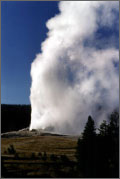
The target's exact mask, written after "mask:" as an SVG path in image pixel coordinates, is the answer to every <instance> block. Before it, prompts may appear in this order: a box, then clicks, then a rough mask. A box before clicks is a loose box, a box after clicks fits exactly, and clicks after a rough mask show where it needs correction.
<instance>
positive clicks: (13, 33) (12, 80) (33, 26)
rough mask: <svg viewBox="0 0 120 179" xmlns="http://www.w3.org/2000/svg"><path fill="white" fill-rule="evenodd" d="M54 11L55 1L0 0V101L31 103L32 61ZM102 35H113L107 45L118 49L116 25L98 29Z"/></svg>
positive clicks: (43, 38)
mask: <svg viewBox="0 0 120 179" xmlns="http://www.w3.org/2000/svg"><path fill="white" fill-rule="evenodd" d="M57 13H59V10H58V2H55V1H50V2H49V1H48V2H44V1H41V2H40V1H39V2H37V1H36V2H35V1H32V2H30V1H28V2H27V1H26V2H25V1H23V2H22V1H18V2H17V1H13V2H12V1H6V2H5V1H3V2H1V103H6V104H29V103H30V100H29V95H30V86H31V77H30V68H31V63H32V62H33V60H34V59H35V57H36V54H38V53H39V52H40V48H41V47H40V45H41V43H42V42H43V41H44V40H45V38H46V33H47V28H46V22H47V20H48V19H50V18H51V17H53V16H55V15H56V14H57ZM118 18H119V14H118ZM101 36H102V37H103V36H104V37H107V36H113V37H114V38H113V41H111V43H110V45H111V46H112V45H113V46H116V48H119V29H117V28H116V26H113V27H112V28H111V31H107V29H104V28H102V29H99V31H97V32H96V37H97V38H99V39H100V38H101ZM88 43H89V45H93V44H94V41H91V42H90V41H89V42H87V41H86V42H85V44H87V45H88ZM100 44H102V45H103V42H101V43H99V44H96V46H98V47H97V48H101V45H100ZM104 45H105V43H104ZM102 48H103V46H102ZM104 48H105V47H104Z"/></svg>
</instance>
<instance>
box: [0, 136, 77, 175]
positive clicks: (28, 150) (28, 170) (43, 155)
mask: <svg viewBox="0 0 120 179" xmlns="http://www.w3.org/2000/svg"><path fill="white" fill-rule="evenodd" d="M77 139H78V138H77V137H72V136H49V135H46V136H41V135H37V136H30V137H12V138H11V137H10V138H1V146H2V147H1V154H2V177H8V178H9V177H26V178H27V177H36V178H37V177H69V176H68V175H67V173H68V172H69V174H70V173H72V169H73V167H75V162H76V159H75V151H76V145H77ZM11 145H12V147H13V148H14V151H12V152H11V151H10V150H9V149H10V148H11ZM53 155H54V156H53ZM70 171H71V172H70ZM70 175H71V174H70Z"/></svg>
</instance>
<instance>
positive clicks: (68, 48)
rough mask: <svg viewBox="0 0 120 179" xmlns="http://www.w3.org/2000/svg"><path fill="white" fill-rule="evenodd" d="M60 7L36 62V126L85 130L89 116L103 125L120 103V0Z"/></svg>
mask: <svg viewBox="0 0 120 179" xmlns="http://www.w3.org/2000/svg"><path fill="white" fill-rule="evenodd" d="M59 10H60V13H59V14H58V15H56V16H55V17H53V18H51V19H50V20H48V22H47V23H46V25H47V28H48V34H47V38H46V40H45V41H44V42H43V43H42V45H41V50H42V52H41V53H40V54H38V55H37V56H36V59H35V60H34V61H33V63H32V65H31V77H32V85H31V94H30V100H31V106H32V113H31V124H30V130H31V129H40V128H42V129H44V128H47V127H49V126H52V127H54V130H55V131H56V132H59V133H68V134H80V132H81V131H82V130H83V127H84V125H85V123H86V121H87V118H88V115H92V117H93V118H94V120H95V122H96V125H99V124H100V123H101V121H102V120H104V119H107V116H108V115H109V114H110V112H112V111H113V110H114V109H115V108H117V107H118V106H119V69H118V63H119V50H118V48H117V46H116V41H117V43H118V39H116V35H115V33H114V32H115V31H118V28H119V18H118V14H119V2H115V1H108V2H107V1H106V2H104V1H75V2H74V1H70V2H67V1H65V2H64V1H63V2H60V3H59ZM113 27H114V28H113ZM113 29H114V30H113ZM117 38H118V37H117Z"/></svg>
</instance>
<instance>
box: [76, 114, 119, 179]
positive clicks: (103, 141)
mask: <svg viewBox="0 0 120 179" xmlns="http://www.w3.org/2000/svg"><path fill="white" fill-rule="evenodd" d="M98 131H99V132H97V133H96V128H95V124H94V120H93V119H92V117H91V116H89V117H88V121H87V123H86V126H85V128H84V131H83V133H82V137H81V138H79V139H78V143H77V149H76V158H77V161H78V165H77V172H78V174H77V175H78V177H85V178H103V177H104V178H118V177H119V113H118V112H117V111H114V112H113V113H112V114H111V115H110V116H109V122H106V121H103V122H102V124H101V125H100V127H99V129H98Z"/></svg>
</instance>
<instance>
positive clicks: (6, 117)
mask: <svg viewBox="0 0 120 179" xmlns="http://www.w3.org/2000/svg"><path fill="white" fill-rule="evenodd" d="M30 119H31V106H30V105H7V104H2V105H1V133H4V132H10V131H16V130H20V129H23V128H26V127H28V126H29V125H30Z"/></svg>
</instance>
